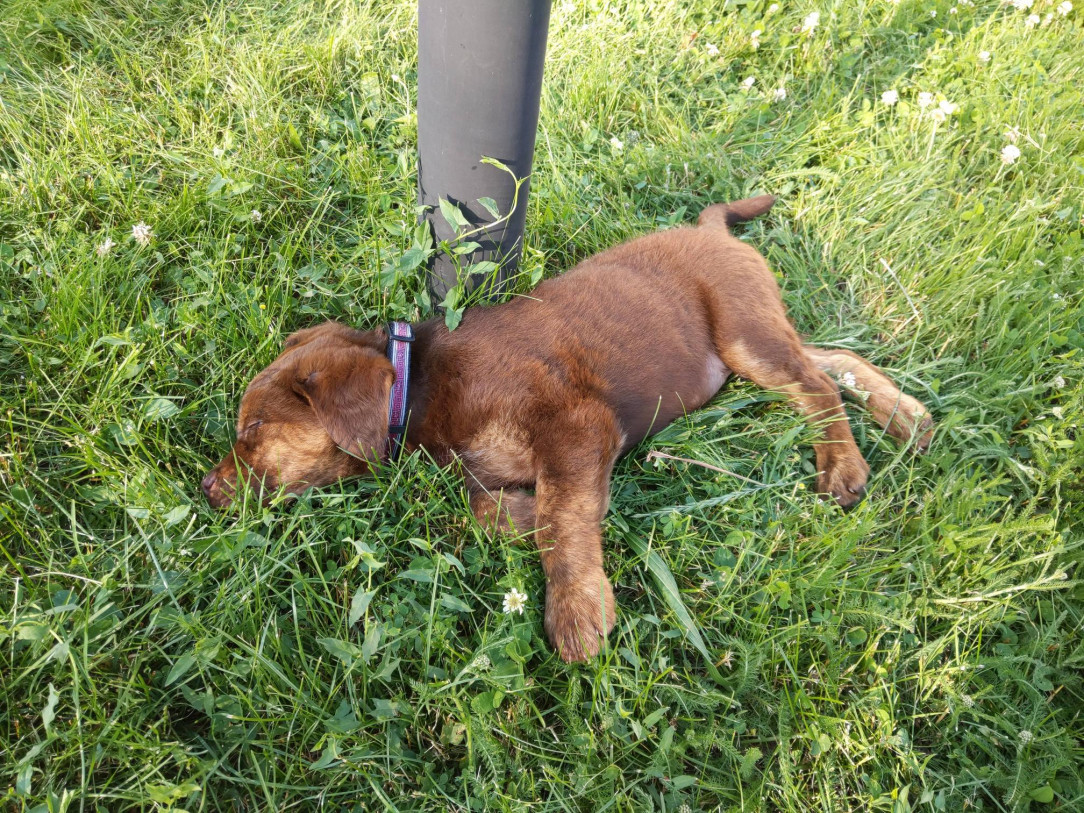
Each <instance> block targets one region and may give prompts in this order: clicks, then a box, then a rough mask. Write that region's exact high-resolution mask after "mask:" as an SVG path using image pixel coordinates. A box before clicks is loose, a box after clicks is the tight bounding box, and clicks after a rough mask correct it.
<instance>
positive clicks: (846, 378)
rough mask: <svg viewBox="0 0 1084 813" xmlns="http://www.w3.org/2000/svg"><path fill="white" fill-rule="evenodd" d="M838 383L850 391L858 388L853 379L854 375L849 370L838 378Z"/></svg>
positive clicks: (855, 380) (855, 379)
mask: <svg viewBox="0 0 1084 813" xmlns="http://www.w3.org/2000/svg"><path fill="white" fill-rule="evenodd" d="M839 383H840V384H842V385H843V386H844V387H846V388H847V389H850V390H853V389H856V388H857V387H858V379H857V378H855V377H854V373H852V372H851V371H850V370H848V371H847V372H845V373H844V374H843V375H841V376H840V377H839Z"/></svg>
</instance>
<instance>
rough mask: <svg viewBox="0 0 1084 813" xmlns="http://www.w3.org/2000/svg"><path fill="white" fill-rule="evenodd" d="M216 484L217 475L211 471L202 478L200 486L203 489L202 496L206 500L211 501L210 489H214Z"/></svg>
mask: <svg viewBox="0 0 1084 813" xmlns="http://www.w3.org/2000/svg"><path fill="white" fill-rule="evenodd" d="M217 482H218V475H217V474H215V473H214V472H213V471H209V472H207V476H206V477H204V478H203V482H202V483H201V484H200V486H201V487H202V488H203V496H204V497H206V498H207V499H208V500H212V501H213V497H212V496H211V489H213V488H214V487H215V483H217Z"/></svg>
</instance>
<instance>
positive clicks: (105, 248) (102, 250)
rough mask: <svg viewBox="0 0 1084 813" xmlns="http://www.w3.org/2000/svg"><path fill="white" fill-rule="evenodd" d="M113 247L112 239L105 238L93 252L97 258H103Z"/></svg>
mask: <svg viewBox="0 0 1084 813" xmlns="http://www.w3.org/2000/svg"><path fill="white" fill-rule="evenodd" d="M115 245H116V243H114V242H113V238H112V237H106V238H105V240H103V241H102V243H101V245H99V246H98V247H97V248H96V249H94V250H95V251H96V252H97V254H98V256H99V257H104V256H105V255H106V254H108V253H109V252H110V251H112V250H113V246H115Z"/></svg>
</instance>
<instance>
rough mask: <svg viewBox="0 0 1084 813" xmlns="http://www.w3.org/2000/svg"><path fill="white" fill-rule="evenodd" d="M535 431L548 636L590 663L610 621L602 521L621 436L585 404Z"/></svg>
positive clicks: (600, 409)
mask: <svg viewBox="0 0 1084 813" xmlns="http://www.w3.org/2000/svg"><path fill="white" fill-rule="evenodd" d="M539 434H540V435H541V439H540V440H539V441H538V442H537V445H536V447H535V449H536V453H537V455H538V461H539V469H538V479H537V481H536V484H535V498H536V509H537V522H538V531H537V533H536V538H537V540H538V546H539V550H540V552H541V557H542V567H543V569H544V570H545V572H546V634H547V635H548V636H549V639H550V643H552V644H553V646H554V647H556V649H557V651H558V653H559V654H560V655H561V657H562V658H563V659H564V660H565V661H582V660H587V659H588V658H590V657H593V656H594V655H596V654H597V653H598V651H599V647H600V646H601V643H602V641H603V640H604V639H605V638H606V636H607V635H608V634H609V632H610V630H611V629H613V625H614V594H613V588H612V587H611V586H610V580H609V579H607V578H606V573H605V572H604V571H603V569H602V532H601V528H600V523H601V522H602V517H603V515H604V514H605V513H606V509H607V506H608V505H609V497H610V472H611V470H612V469H613V464H614V461H615V460H616V459H617V456H618V454H619V453H620V450H621V442H622V439H621V433H620V431H619V429H618V425H617V419H616V417H615V416H614V414H613V411H612V410H611V409H610V408H609V407H607V406H605V405H604V404H601V403H598V402H593V401H588V402H581V403H580V404H578V405H577V406H575V407H573V408H572V409H571V410H568V411H566V412H564V413H563V414H561V415H560V416H559V417H556V418H554V419H552V421H551V422H548V424H547V426H546V428H545V430H544V431H543V432H541V433H539Z"/></svg>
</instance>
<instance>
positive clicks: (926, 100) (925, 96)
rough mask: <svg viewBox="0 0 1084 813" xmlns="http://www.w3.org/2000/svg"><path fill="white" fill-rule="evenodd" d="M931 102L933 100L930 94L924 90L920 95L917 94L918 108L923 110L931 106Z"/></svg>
mask: <svg viewBox="0 0 1084 813" xmlns="http://www.w3.org/2000/svg"><path fill="white" fill-rule="evenodd" d="M933 102H934V98H933V94H932V93H928V92H927V91H925V90H924V91H922V92H921V93H920V94H918V106H919V107H921V108H923V109H925V108H927V107H929V106H930V105H931V104H933Z"/></svg>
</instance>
